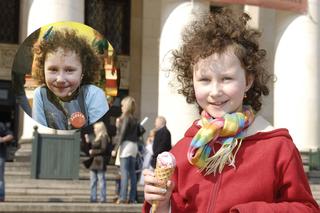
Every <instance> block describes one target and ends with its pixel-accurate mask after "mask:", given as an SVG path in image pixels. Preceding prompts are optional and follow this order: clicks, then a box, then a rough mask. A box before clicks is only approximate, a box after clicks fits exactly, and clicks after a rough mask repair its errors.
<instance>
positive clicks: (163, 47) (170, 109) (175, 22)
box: [158, 0, 209, 144]
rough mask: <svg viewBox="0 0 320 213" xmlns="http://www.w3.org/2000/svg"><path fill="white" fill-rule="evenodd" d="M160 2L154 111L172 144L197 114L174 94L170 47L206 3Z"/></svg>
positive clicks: (179, 42) (181, 135) (204, 8)
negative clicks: (157, 72)
mask: <svg viewBox="0 0 320 213" xmlns="http://www.w3.org/2000/svg"><path fill="white" fill-rule="evenodd" d="M162 4H163V5H162V12H161V26H162V27H161V37H160V58H159V103H158V113H159V114H160V115H163V116H165V117H166V119H167V126H168V129H169V130H170V131H171V136H172V143H173V144H175V143H176V142H177V141H178V140H179V139H181V138H182V137H183V135H184V133H185V131H186V130H187V129H188V127H189V126H190V125H191V124H192V122H193V121H194V120H195V119H196V118H197V117H199V113H198V110H197V109H196V107H195V106H194V105H190V104H187V103H186V100H185V98H184V97H183V96H182V95H181V94H178V92H177V85H176V80H175V79H176V78H175V76H174V75H173V74H172V73H168V72H167V70H168V67H170V50H172V49H175V48H177V47H178V46H179V45H180V44H181V31H182V29H183V27H184V26H185V25H186V24H187V23H189V22H190V21H191V20H192V17H193V15H196V14H199V12H201V10H208V9H209V5H208V4H206V3H204V4H202V3H195V2H182V3H181V1H169V0H168V1H162Z"/></svg>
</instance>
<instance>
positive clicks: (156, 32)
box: [1, 0, 320, 150]
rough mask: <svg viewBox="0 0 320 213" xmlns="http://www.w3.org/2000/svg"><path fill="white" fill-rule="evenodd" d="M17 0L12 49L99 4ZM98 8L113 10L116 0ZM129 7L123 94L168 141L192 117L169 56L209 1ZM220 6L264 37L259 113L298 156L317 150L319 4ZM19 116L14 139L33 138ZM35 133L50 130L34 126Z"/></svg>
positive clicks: (158, 1)
mask: <svg viewBox="0 0 320 213" xmlns="http://www.w3.org/2000/svg"><path fill="white" fill-rule="evenodd" d="M7 1H9V0H7ZM18 2H19V13H18V14H19V28H18V29H19V30H18V31H19V36H18V38H19V39H18V43H16V44H8V43H6V42H4V43H5V44H1V45H9V46H10V45H12V51H14V49H15V48H17V46H18V44H19V43H21V42H22V41H23V40H24V39H25V38H26V37H27V36H28V35H29V34H30V33H32V32H33V31H34V30H36V29H37V28H39V27H40V26H42V25H46V24H49V23H52V22H57V21H77V22H82V23H86V22H88V16H89V17H91V16H90V14H88V10H89V7H92V2H95V6H96V7H98V6H99V5H100V3H101V1H99V0H95V1H93V0H92V1H89V0H87V1H85V0H45V1H43V0H20V1H18ZM89 2H91V3H89ZM105 2H110V4H112V2H113V3H114V2H115V1H112V0H109V1H105ZM129 5H130V10H129V11H128V10H127V11H126V14H129V17H130V19H129V21H130V26H129V28H130V30H129V39H128V40H127V47H126V48H124V49H126V50H127V51H123V52H122V53H120V54H122V55H123V56H124V57H125V58H126V65H127V66H128V76H127V78H128V88H127V89H128V92H129V94H130V95H131V96H133V97H134V98H135V99H136V101H137V105H138V116H139V118H141V120H142V119H143V118H144V117H149V121H148V122H147V123H146V127H147V130H149V129H151V128H152V127H153V121H154V119H155V117H156V116H157V115H163V116H165V117H166V119H167V125H168V128H169V129H170V131H171V132H172V137H173V138H172V139H173V140H172V141H173V143H175V142H177V141H178V140H179V138H181V137H182V136H183V134H184V131H185V130H186V129H187V127H188V126H189V125H190V124H191V122H192V121H193V120H194V119H196V118H197V117H198V113H197V110H196V107H195V106H191V105H188V104H186V102H185V99H184V98H183V97H182V96H181V95H179V94H177V92H176V89H175V85H174V81H172V79H173V76H172V74H170V73H168V72H167V71H166V70H167V68H168V66H169V65H170V59H169V57H168V52H169V51H170V50H171V49H172V48H175V47H177V46H178V45H179V43H180V33H181V30H182V28H183V26H184V25H185V24H187V23H188V22H189V21H190V20H191V19H192V17H193V16H194V15H197V14H198V13H199V12H201V11H203V10H209V8H210V6H211V5H215V3H213V2H212V1H205V0H193V1H183V0H131V1H130V2H129ZM227 6H229V7H231V8H233V9H234V10H237V11H243V10H244V11H247V12H248V13H249V14H250V15H251V17H252V21H251V22H250V24H251V25H252V26H253V27H256V28H258V29H260V30H261V31H262V32H263V36H262V38H261V44H262V47H263V48H265V49H266V50H267V52H268V62H267V67H268V69H269V70H270V72H271V73H274V74H275V81H274V82H271V84H270V88H271V94H270V95H269V96H268V97H267V98H265V99H264V100H263V110H262V112H261V114H262V115H263V116H264V117H266V118H267V120H269V121H270V122H271V123H273V125H274V126H275V127H285V128H288V129H289V131H290V134H291V135H292V137H293V139H294V142H295V144H296V145H297V147H298V148H299V149H300V150H308V149H316V148H319V147H320V142H319V141H318V138H320V137H319V136H320V133H319V131H318V129H320V107H319V102H320V101H319V92H320V88H319V87H320V86H319V84H318V82H319V80H320V61H319V60H317V59H318V58H319V56H320V42H319V40H320V35H319V34H320V26H319V20H320V2H319V1H317V0H308V10H307V12H305V13H300V12H292V11H286V10H280V9H272V8H264V7H258V6H251V5H230V4H228V5H227ZM103 7H104V6H101V5H100V7H98V8H97V9H96V10H93V11H95V12H96V14H95V16H98V17H99V14H103V11H105V10H107V9H103ZM15 10H16V9H15ZM86 17H87V18H86ZM111 21H112V19H111ZM105 22H108V20H107V19H106V20H105ZM93 23H94V21H92V23H91V24H93ZM97 26H98V25H97ZM103 26H104V25H103V22H102V23H100V27H103ZM97 30H98V31H99V29H97ZM106 31H108V30H106ZM124 43H125V42H124ZM3 48H5V47H4V46H1V49H2V50H3ZM2 52H3V51H2ZM6 57H7V62H6V63H7V64H10V56H6ZM11 57H12V56H11ZM2 58H3V57H2ZM2 66H3V65H2ZM6 66H7V65H6ZM7 70H8V69H7ZM7 72H8V71H2V72H1V78H10V74H8V73H7ZM3 73H7V74H3ZM8 76H9V77H8ZM22 117H23V120H24V126H25V127H24V130H23V133H22V134H21V135H22V137H26V138H28V137H32V133H31V132H30V130H28V129H27V128H26V126H30V125H31V126H32V125H33V124H34V122H33V120H32V119H31V118H30V117H28V116H26V115H22ZM39 131H49V130H47V129H44V128H43V129H42V128H40V129H39Z"/></svg>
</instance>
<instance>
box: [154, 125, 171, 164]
mask: <svg viewBox="0 0 320 213" xmlns="http://www.w3.org/2000/svg"><path fill="white" fill-rule="evenodd" d="M152 150H153V156H152V159H151V166H152V167H153V168H155V167H156V163H157V157H158V155H159V154H160V153H161V152H164V151H170V150H171V134H170V131H169V130H168V129H167V127H166V126H164V127H162V128H161V129H159V130H158V131H157V132H156V134H155V136H154V140H153V145H152Z"/></svg>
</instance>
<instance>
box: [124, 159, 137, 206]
mask: <svg viewBox="0 0 320 213" xmlns="http://www.w3.org/2000/svg"><path fill="white" fill-rule="evenodd" d="M120 172H121V184H120V200H121V201H126V200H127V193H128V182H129V179H130V195H129V202H135V201H136V195H137V176H136V158H134V157H132V156H130V157H126V158H120Z"/></svg>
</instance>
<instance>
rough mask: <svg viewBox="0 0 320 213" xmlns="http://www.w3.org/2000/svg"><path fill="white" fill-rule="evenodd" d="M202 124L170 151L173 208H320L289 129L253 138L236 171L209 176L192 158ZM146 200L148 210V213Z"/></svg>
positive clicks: (262, 212)
mask: <svg viewBox="0 0 320 213" xmlns="http://www.w3.org/2000/svg"><path fill="white" fill-rule="evenodd" d="M198 130H199V127H197V126H196V125H192V126H191V127H190V128H189V129H188V131H187V132H186V133H185V137H184V138H183V139H182V140H181V141H179V142H178V143H177V144H176V145H175V146H174V147H173V149H172V150H171V152H172V153H173V154H174V156H175V157H176V161H177V168H176V170H175V172H174V175H173V178H172V180H173V181H174V182H175V184H176V185H175V189H174V191H173V193H172V196H171V210H172V211H171V212H172V213H176V212H179V213H180V212H181V213H184V212H186V213H192V212H201V213H206V212H207V213H209V212H210V213H212V212H213V213H225V212H232V213H237V212H241V213H270V212H288V213H295V212H296V213H304V212H320V210H319V206H318V204H317V203H316V201H315V200H314V199H313V197H312V194H311V190H310V187H309V184H308V180H307V177H306V175H305V173H304V170H303V166H302V161H301V158H300V154H299V152H298V150H297V148H296V147H295V145H294V144H293V142H292V139H291V137H290V135H289V132H288V130H286V129H276V130H273V131H270V132H259V133H256V134H255V135H251V136H248V137H247V138H245V139H244V140H243V142H242V145H241V148H240V149H239V151H238V153H237V156H236V169H234V168H233V167H230V166H226V167H225V168H224V170H223V171H222V173H221V174H217V175H216V176H214V175H213V174H211V175H207V176H204V175H203V174H202V173H200V172H199V171H198V170H197V168H196V167H194V166H192V165H191V164H190V163H189V162H188V159H187V150H188V147H189V144H190V142H191V140H192V138H193V136H194V135H195V134H196V133H197V131H198ZM149 209H150V205H149V204H147V203H146V202H145V205H144V207H143V212H149Z"/></svg>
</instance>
